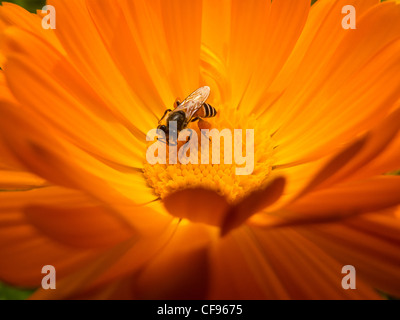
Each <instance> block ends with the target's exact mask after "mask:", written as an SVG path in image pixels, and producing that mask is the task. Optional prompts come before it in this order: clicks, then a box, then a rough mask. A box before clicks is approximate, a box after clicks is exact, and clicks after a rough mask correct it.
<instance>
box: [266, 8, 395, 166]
mask: <svg viewBox="0 0 400 320" xmlns="http://www.w3.org/2000/svg"><path fill="white" fill-rule="evenodd" d="M335 3H336V2H335ZM337 3H338V4H339V3H341V1H338V2H337ZM346 4H349V3H348V2H346ZM332 12H333V13H332V14H333V15H334V16H335V17H336V19H337V18H339V16H340V13H339V12H340V11H337V10H336V9H335V10H334V11H332ZM399 15H400V6H398V5H396V4H394V3H393V2H386V3H382V4H380V5H378V6H376V7H374V8H371V9H370V10H367V11H366V12H365V13H364V14H363V15H362V16H361V17H360V18H359V19H358V21H357V30H354V31H350V32H349V30H343V29H342V28H341V25H340V23H337V27H336V29H338V28H339V29H341V31H340V32H341V33H342V34H343V36H342V37H341V38H342V39H341V41H340V42H339V43H338V44H337V47H335V45H336V42H333V43H332V45H333V47H331V48H330V50H331V51H330V53H329V55H328V56H327V58H326V59H325V60H322V61H319V60H318V59H317V58H316V57H315V56H314V55H310V54H309V53H307V55H306V57H307V58H306V59H307V60H308V62H306V61H303V63H302V64H301V70H298V72H297V73H296V77H295V78H293V81H292V83H291V85H290V86H289V87H288V88H286V89H285V91H284V93H283V95H282V96H281V97H280V98H279V99H278V100H277V101H276V103H275V104H274V106H273V108H274V110H275V111H274V110H269V111H268V117H270V119H271V121H273V127H274V129H275V130H278V131H277V132H276V134H275V135H274V138H276V139H277V141H278V144H279V148H277V149H276V156H277V157H278V158H279V161H280V162H281V164H287V163H290V162H292V161H295V159H297V160H300V159H305V158H307V159H310V158H317V157H320V156H321V155H326V154H329V152H331V150H332V149H336V148H337V147H338V146H340V145H342V144H343V143H344V142H348V141H349V140H351V139H353V137H354V136H356V135H358V134H360V133H362V132H363V130H365V129H368V128H369V126H371V124H373V123H375V121H379V120H381V119H383V118H384V117H385V116H386V115H387V114H388V112H389V111H390V109H391V108H392V106H393V105H394V103H395V102H396V101H397V99H398V90H399V87H398V86H399V83H400V78H399V74H400V72H399V71H400V70H398V69H399V67H400V65H399V63H398V56H399V54H400V52H399V51H400V45H399V43H400V42H399V40H398V39H399V38H400V25H399V21H400V20H399ZM338 21H341V20H340V19H339V20H338ZM327 23H328V22H327ZM327 30H328V29H327ZM326 32H328V31H326ZM327 36H328V35H327V34H325V33H324V32H322V31H321V32H320V33H318V37H321V38H320V41H324V43H330V42H327V41H326V38H327ZM330 36H331V31H329V37H330ZM317 43H318V41H316V42H313V43H312V46H315V45H316V44H317ZM313 50H321V48H319V47H318V48H317V47H315V48H314V49H313ZM333 55H334V56H333ZM328 58H329V59H328ZM322 86H323V88H324V89H323V90H321V88H322ZM344 106H345V107H344ZM271 123H272V122H271ZM320 137H324V139H320Z"/></svg>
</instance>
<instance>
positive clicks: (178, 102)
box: [174, 99, 181, 109]
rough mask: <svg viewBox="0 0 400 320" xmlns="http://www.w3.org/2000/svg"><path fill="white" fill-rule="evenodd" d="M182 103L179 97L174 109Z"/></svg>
mask: <svg viewBox="0 0 400 320" xmlns="http://www.w3.org/2000/svg"><path fill="white" fill-rule="evenodd" d="M180 104H181V101H180V100H179V99H176V100H175V102H174V109H176V108H178V107H179V105H180Z"/></svg>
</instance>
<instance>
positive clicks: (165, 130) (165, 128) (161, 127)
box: [157, 125, 167, 133]
mask: <svg viewBox="0 0 400 320" xmlns="http://www.w3.org/2000/svg"><path fill="white" fill-rule="evenodd" d="M157 129H160V130H162V131H164V132H165V133H167V126H165V125H161V126H158V127H157Z"/></svg>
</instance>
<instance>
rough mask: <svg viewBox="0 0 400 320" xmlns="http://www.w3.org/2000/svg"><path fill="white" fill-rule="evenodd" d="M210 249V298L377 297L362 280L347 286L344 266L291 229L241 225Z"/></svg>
mask: <svg viewBox="0 0 400 320" xmlns="http://www.w3.org/2000/svg"><path fill="white" fill-rule="evenodd" d="M211 252H212V253H211V259H210V262H211V281H210V283H211V287H210V295H209V299H377V298H379V296H378V295H377V294H376V293H374V292H373V290H372V289H371V288H370V287H369V286H367V285H366V284H365V282H363V281H360V280H359V279H357V290H344V289H343V288H342V286H341V285H340V283H341V278H342V277H343V275H342V274H341V268H342V265H340V264H339V263H338V262H337V261H336V260H335V259H333V258H332V257H330V256H329V255H327V254H326V253H325V252H324V251H322V250H321V249H319V248H318V247H317V246H316V245H315V244H314V243H312V242H311V241H309V240H308V239H306V238H305V237H303V236H301V235H300V234H299V233H298V232H296V231H294V230H292V229H289V228H287V229H285V230H268V231H266V230H262V229H258V228H248V227H246V228H239V229H236V230H234V231H233V232H231V233H229V235H227V236H226V237H224V238H223V239H222V240H221V241H220V242H218V243H215V245H214V246H213V248H212V251H211Z"/></svg>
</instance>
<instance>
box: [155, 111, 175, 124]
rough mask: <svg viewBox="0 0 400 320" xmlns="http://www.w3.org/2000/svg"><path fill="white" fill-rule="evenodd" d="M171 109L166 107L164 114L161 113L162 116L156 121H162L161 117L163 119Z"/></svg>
mask: <svg viewBox="0 0 400 320" xmlns="http://www.w3.org/2000/svg"><path fill="white" fill-rule="evenodd" d="M171 111H172V110H171V109H167V110H165V112H164V114H163V116H162V118H161V119H160V120H159V121H158V123H160V122H161V121H162V119H164V118H165V116H166V115H167V113H168V112H171Z"/></svg>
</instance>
